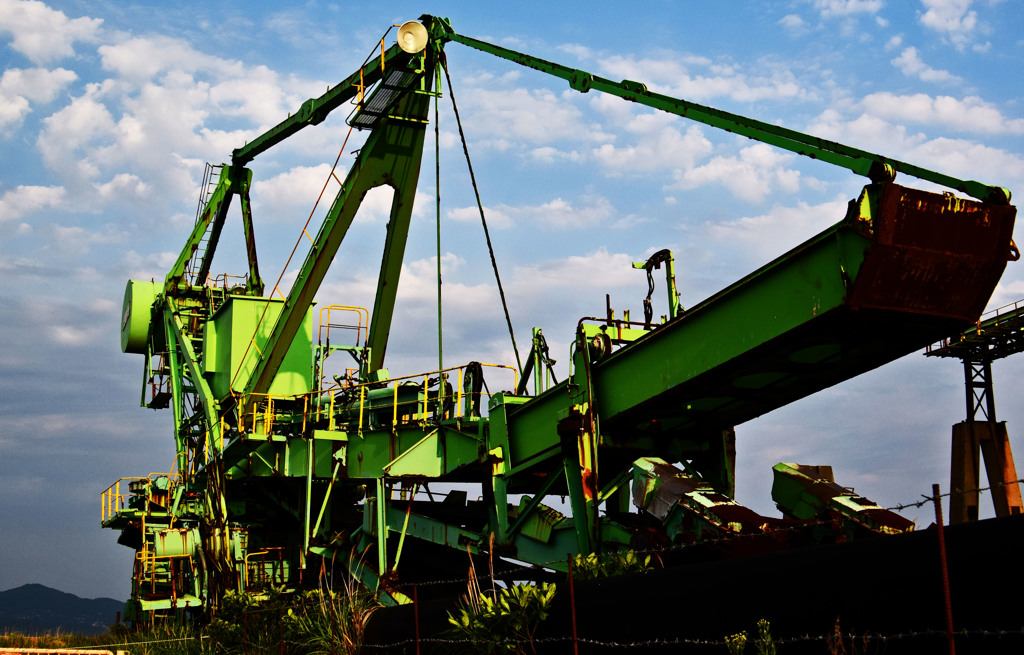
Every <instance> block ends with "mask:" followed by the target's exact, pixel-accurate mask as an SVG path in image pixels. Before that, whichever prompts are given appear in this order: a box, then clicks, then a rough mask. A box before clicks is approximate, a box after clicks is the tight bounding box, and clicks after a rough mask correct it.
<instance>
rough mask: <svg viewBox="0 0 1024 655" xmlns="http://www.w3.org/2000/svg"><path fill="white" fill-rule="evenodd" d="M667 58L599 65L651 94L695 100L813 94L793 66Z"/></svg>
mask: <svg viewBox="0 0 1024 655" xmlns="http://www.w3.org/2000/svg"><path fill="white" fill-rule="evenodd" d="M664 55H665V56H663V57H656V58H644V59H636V58H633V57H628V56H620V55H615V56H610V57H606V58H604V59H602V60H601V62H600V66H601V69H602V71H603V72H604V74H605V75H607V76H610V77H612V78H622V79H630V80H638V81H642V82H644V83H645V84H646V85H647V88H648V89H650V90H651V91H655V92H658V93H662V94H665V95H668V96H672V97H677V98H686V99H689V100H695V101H701V100H705V101H706V100H709V99H711V98H721V97H726V98H730V99H732V100H736V101H738V102H753V101H757V100H783V99H792V98H801V97H808V96H809V95H811V94H810V93H809V92H808V91H807V90H806V89H803V88H802V87H801V86H800V84H799V83H798V82H797V79H796V77H795V76H794V75H793V73H792V70H791V63H786V64H780V63H777V62H773V61H770V60H761V61H758V62H755V63H754V64H750V65H748V66H746V67H744V68H745V69H740V68H739V67H738V66H736V65H734V64H732V63H729V62H724V61H713V60H711V59H708V58H707V57H695V56H689V55H683V54H680V53H677V52H665V53H664Z"/></svg>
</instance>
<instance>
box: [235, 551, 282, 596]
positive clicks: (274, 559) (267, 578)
mask: <svg viewBox="0 0 1024 655" xmlns="http://www.w3.org/2000/svg"><path fill="white" fill-rule="evenodd" d="M268 555H271V557H270V558H268V557H267V556H268ZM257 558H259V559H257ZM286 564H287V562H286V561H285V558H284V548H283V547H281V546H274V547H267V548H264V549H262V550H259V551H256V552H255V553H249V554H248V555H246V556H245V571H244V573H243V578H242V579H243V583H244V590H245V591H261V590H263V589H266V588H267V587H268V586H270V585H278V586H280V585H283V584H285V583H286V582H287V568H286Z"/></svg>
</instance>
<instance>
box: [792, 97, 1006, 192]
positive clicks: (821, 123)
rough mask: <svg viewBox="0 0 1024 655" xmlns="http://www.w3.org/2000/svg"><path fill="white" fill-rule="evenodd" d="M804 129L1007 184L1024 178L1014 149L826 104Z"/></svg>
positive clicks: (961, 174)
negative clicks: (846, 113) (850, 114)
mask: <svg viewBox="0 0 1024 655" xmlns="http://www.w3.org/2000/svg"><path fill="white" fill-rule="evenodd" d="M808 132H810V133H811V134H815V135H817V136H820V137H822V138H825V139H831V140H835V141H842V142H844V143H849V144H852V145H854V144H855V145H856V146H857V147H859V148H863V149H865V150H868V151H872V152H878V153H881V154H883V155H887V156H890V157H895V158H897V159H901V160H903V161H907V162H913V163H914V164H916V165H918V166H922V167H925V168H928V169H931V170H935V171H940V172H942V173H945V174H947V175H952V176H954V177H959V178H962V179H973V180H980V181H983V182H986V183H989V184H999V185H1002V186H1009V187H1013V186H1016V185H1018V184H1021V183H1024V157H1021V156H1020V155H1018V154H1016V153H1013V152H1010V151H1007V150H1002V149H999V148H995V147H992V146H989V145H985V144H983V143H978V142H976V141H969V140H966V139H950V138H944V137H940V138H934V139H929V138H928V136H927V135H926V134H924V133H922V132H910V131H908V130H907V128H906V126H904V125H900V124H893V123H890V122H888V121H886V120H884V119H883V118H881V117H879V116H876V115H873V114H868V113H863V114H861V115H859V116H857V117H856V118H854V119H852V120H847V119H845V118H843V117H842V116H841V115H840V113H839V112H837V111H835V110H828V111H825V112H823V113H822V115H821V116H819V117H818V120H817V121H815V122H814V124H813V125H812V126H811V127H810V128H809V129H808ZM899 179H900V178H899V177H898V178H897V181H899Z"/></svg>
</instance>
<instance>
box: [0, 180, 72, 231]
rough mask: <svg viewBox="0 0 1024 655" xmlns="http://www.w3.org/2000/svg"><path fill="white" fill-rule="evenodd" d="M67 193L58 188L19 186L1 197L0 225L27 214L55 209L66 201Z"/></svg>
mask: <svg viewBox="0 0 1024 655" xmlns="http://www.w3.org/2000/svg"><path fill="white" fill-rule="evenodd" d="M64 196H65V191H64V189H63V188H62V187H56V186H19V187H16V188H14V189H12V190H10V191H7V192H6V193H4V195H3V196H2V197H0V223H3V222H5V221H10V220H14V219H16V218H20V217H22V216H24V215H25V214H29V213H32V212H34V211H38V210H40V209H44V208H46V207H55V206H57V205H59V204H60V203H61V201H62V200H63V199H64Z"/></svg>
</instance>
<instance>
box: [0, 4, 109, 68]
mask: <svg viewBox="0 0 1024 655" xmlns="http://www.w3.org/2000/svg"><path fill="white" fill-rule="evenodd" d="M0 16H3V21H2V22H0V34H2V33H9V34H10V35H11V37H12V41H11V47H12V48H14V49H15V50H16V51H17V52H20V53H21V54H23V55H25V56H26V57H28V59H29V60H31V61H32V62H33V63H37V64H43V63H47V62H51V61H56V60H58V59H63V58H64V57H72V56H74V54H75V49H74V44H75V42H77V41H85V42H92V41H95V39H96V36H97V32H98V30H99V28H100V25H101V24H102V23H103V20H102V19H99V18H71V19H69V18H68V17H67V15H65V14H64V12H62V11H59V10H56V9H51V8H50V7H47V6H46V5H45V4H43V3H42V2H36V1H35V0H0Z"/></svg>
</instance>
